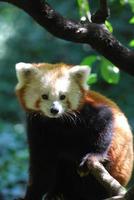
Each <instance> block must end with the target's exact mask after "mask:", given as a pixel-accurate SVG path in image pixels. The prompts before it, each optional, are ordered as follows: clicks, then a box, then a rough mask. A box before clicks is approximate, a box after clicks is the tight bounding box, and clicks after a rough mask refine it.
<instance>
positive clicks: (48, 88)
mask: <svg viewBox="0 0 134 200" xmlns="http://www.w3.org/2000/svg"><path fill="white" fill-rule="evenodd" d="M16 71H17V77H18V84H17V87H16V92H17V95H18V97H19V100H20V102H21V104H22V105H23V107H24V108H25V109H26V110H33V111H37V112H41V113H43V114H44V115H45V116H47V117H51V118H57V117H60V116H62V115H66V114H67V113H70V112H72V111H73V110H77V109H78V108H79V106H80V103H81V98H82V96H83V91H84V90H85V89H87V86H86V79H87V75H88V74H89V67H87V66H83V67H82V66H74V67H71V68H70V67H69V66H67V65H65V66H64V65H63V64H62V66H59V67H57V65H53V64H44V65H43V64H42V65H36V64H26V63H18V64H17V65H16Z"/></svg>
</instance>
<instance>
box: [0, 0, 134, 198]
mask: <svg viewBox="0 0 134 200" xmlns="http://www.w3.org/2000/svg"><path fill="white" fill-rule="evenodd" d="M48 2H49V3H51V4H52V5H53V7H55V8H56V10H58V11H59V12H61V13H62V14H63V15H64V16H66V17H70V16H71V17H72V18H74V19H76V18H77V19H78V18H79V13H78V12H77V6H78V2H77V1H59V2H60V3H57V1H56V0H48ZM82 2H88V1H84V0H83V1H82V0H81V1H79V9H82V6H81V3H82ZM96 2H97V1H91V3H90V5H87V4H86V6H87V8H84V9H83V10H81V15H80V17H82V16H83V15H85V14H84V12H87V11H88V10H91V11H92V10H93V11H94V10H95V8H96V7H97V4H96ZM109 6H110V8H111V18H110V19H109V20H108V23H109V24H110V26H111V28H112V27H113V34H115V36H116V37H117V38H118V39H119V40H121V41H122V42H123V43H124V44H125V45H129V42H130V41H131V40H133V36H134V28H133V26H134V25H133V23H134V22H133V12H132V11H133V3H132V1H128V2H127V3H126V1H125V0H124V1H123V0H122V1H121V0H120V1H115V0H111V1H110V5H109ZM80 7H81V8H80ZM0 13H1V14H0V27H1V29H0V47H1V48H0V155H1V160H0V170H1V176H0V188H1V191H2V193H3V194H4V197H5V199H7V200H9V199H12V197H13V196H14V197H15V196H17V195H18V194H21V191H22V190H23V192H24V186H25V181H26V178H27V176H26V174H27V169H28V165H27V157H28V153H27V150H26V149H27V146H26V138H25V134H24V132H25V131H24V129H23V125H22V124H24V123H23V121H24V120H23V119H24V113H22V109H21V108H20V106H19V104H18V101H17V99H16V96H15V92H14V87H15V85H16V75H15V70H14V66H15V63H17V62H20V61H23V62H43V61H45V62H53V63H54V62H60V61H63V62H67V63H74V64H79V63H81V64H82V65H89V66H90V67H91V70H92V73H91V75H90V77H89V80H88V83H89V84H90V85H92V88H95V89H96V90H99V91H101V92H102V93H103V94H105V95H107V96H109V97H111V98H113V99H114V100H115V101H116V102H118V104H119V105H120V106H121V107H122V109H123V110H124V111H125V113H126V115H127V116H128V117H129V121H130V123H131V124H132V125H133V124H134V117H133V112H134V111H133V110H132V108H134V101H133V99H134V92H133V88H132V86H133V85H134V80H133V78H132V77H130V76H129V75H127V74H124V73H119V71H118V70H117V68H115V66H113V65H112V64H111V63H109V61H107V60H106V59H104V58H103V57H101V56H100V55H97V54H96V53H95V52H94V51H93V50H92V49H91V48H90V47H89V46H87V45H81V44H77V45H76V44H73V43H71V42H66V41H62V40H59V39H56V38H55V37H53V36H52V35H50V34H49V33H47V32H46V31H45V30H43V29H42V28H41V27H40V26H39V25H38V24H36V23H35V22H34V21H33V20H32V19H31V18H30V17H29V16H28V15H27V14H25V13H24V12H23V11H21V10H19V9H18V8H16V7H13V6H11V5H8V4H4V3H3V4H2V3H1V4H0ZM131 46H132V45H131ZM98 66H99V67H98ZM109 83H112V85H111V84H109ZM117 83H118V84H117ZM126 105H127V106H126ZM133 128H134V125H133ZM5 199H4V200H5Z"/></svg>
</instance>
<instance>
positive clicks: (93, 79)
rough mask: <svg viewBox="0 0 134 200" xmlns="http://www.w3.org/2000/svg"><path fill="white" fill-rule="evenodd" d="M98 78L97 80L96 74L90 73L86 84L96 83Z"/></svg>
mask: <svg viewBox="0 0 134 200" xmlns="http://www.w3.org/2000/svg"><path fill="white" fill-rule="evenodd" d="M97 80H98V78H97V74H96V73H92V74H90V75H89V77H88V80H87V84H88V85H93V84H95V83H96V82H97Z"/></svg>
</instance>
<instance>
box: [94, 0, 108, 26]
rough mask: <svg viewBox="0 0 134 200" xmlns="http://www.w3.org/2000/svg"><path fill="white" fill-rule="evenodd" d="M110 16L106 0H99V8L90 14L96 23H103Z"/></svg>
mask: <svg viewBox="0 0 134 200" xmlns="http://www.w3.org/2000/svg"><path fill="white" fill-rule="evenodd" d="M109 16H110V9H109V8H108V4H107V0H100V8H99V9H98V10H97V11H96V12H95V13H94V14H93V15H92V16H91V21H92V22H93V23H97V24H104V23H105V21H106V20H107V18H108V17H109Z"/></svg>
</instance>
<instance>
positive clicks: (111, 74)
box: [101, 58, 120, 84]
mask: <svg viewBox="0 0 134 200" xmlns="http://www.w3.org/2000/svg"><path fill="white" fill-rule="evenodd" d="M101 75H102V77H103V79H104V80H105V81H106V82H107V83H109V84H117V83H118V82H119V80H120V71H119V69H118V68H117V67H116V66H114V65H113V64H112V63H111V62H109V61H108V60H106V59H105V58H103V59H102V61H101Z"/></svg>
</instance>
